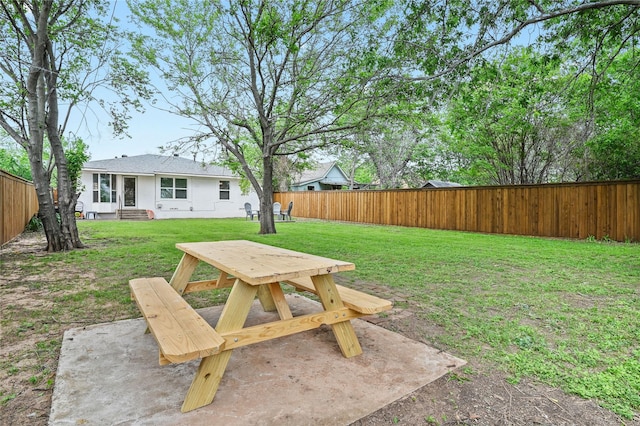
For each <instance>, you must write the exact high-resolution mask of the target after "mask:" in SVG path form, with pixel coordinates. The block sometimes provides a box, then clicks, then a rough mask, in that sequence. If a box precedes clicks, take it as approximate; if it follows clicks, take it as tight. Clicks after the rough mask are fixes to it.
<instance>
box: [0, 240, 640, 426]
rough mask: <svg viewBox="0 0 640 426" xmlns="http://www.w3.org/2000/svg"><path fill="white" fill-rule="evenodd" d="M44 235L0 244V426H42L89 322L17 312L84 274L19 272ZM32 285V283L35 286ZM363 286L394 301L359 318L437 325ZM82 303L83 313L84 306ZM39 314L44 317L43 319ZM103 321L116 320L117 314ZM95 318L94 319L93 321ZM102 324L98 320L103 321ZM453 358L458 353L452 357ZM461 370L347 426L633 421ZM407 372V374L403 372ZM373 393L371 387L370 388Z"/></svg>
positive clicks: (532, 386) (39, 304) (388, 292)
mask: <svg viewBox="0 0 640 426" xmlns="http://www.w3.org/2000/svg"><path fill="white" fill-rule="evenodd" d="M44 246H45V243H44V240H43V238H42V236H41V235H38V234H25V235H24V236H22V237H20V238H18V239H17V240H15V241H13V242H11V243H10V244H8V245H5V246H4V247H2V251H1V252H0V264H1V265H2V276H0V318H1V320H2V334H1V335H0V343H1V345H0V347H1V348H2V349H1V351H0V359H2V361H0V367H1V368H0V424H2V425H5V424H6V425H18V426H21V425H46V424H47V423H48V418H49V411H50V407H51V394H52V385H53V380H54V379H55V371H56V368H57V362H58V359H57V358H58V355H59V350H60V341H61V338H62V333H63V332H64V330H66V329H68V328H73V327H78V326H82V325H85V324H86V321H89V320H92V319H93V318H91V316H90V315H89V316H87V317H85V318H82V319H74V318H54V317H52V318H50V319H48V320H43V321H38V322H37V323H36V322H30V321H29V320H28V315H26V316H22V317H19V316H18V314H16V313H17V312H22V313H23V315H24V313H25V312H26V313H27V314H28V312H29V311H30V310H31V311H42V310H46V309H50V308H51V306H52V296H51V293H48V292H47V290H46V289H47V285H46V283H47V282H59V281H60V280H61V279H65V278H66V277H73V279H76V280H77V279H78V277H86V275H83V274H86V271H82V270H80V269H81V266H79V267H78V270H75V271H74V270H69V268H58V269H55V268H54V269H53V271H52V270H49V271H47V272H46V273H33V272H30V273H27V272H25V271H22V269H21V265H22V261H23V260H24V259H25V258H27V257H29V256H44V255H46V254H45V253H43V252H42V249H43V247H44ZM34 284H38V285H34ZM359 287H362V288H363V289H364V290H365V291H367V292H370V293H372V294H376V295H378V296H380V297H384V298H390V299H392V300H394V302H395V304H396V308H394V310H392V311H391V312H390V313H388V314H385V315H380V316H372V317H368V318H366V320H368V321H369V322H372V323H374V324H377V325H379V326H381V327H384V328H387V329H389V330H392V331H395V332H397V333H400V334H403V335H405V336H407V337H409V338H411V339H414V340H417V341H423V342H424V343H426V344H429V345H431V346H433V343H432V342H428V341H425V337H424V336H431V337H433V336H437V335H439V334H441V333H443V330H442V329H441V328H439V327H437V326H435V325H434V324H432V323H430V322H429V321H427V320H425V319H422V318H421V315H420V310H421V307H420V306H419V305H417V304H414V303H412V302H411V300H410V297H408V296H407V295H403V294H402V293H398V292H394V291H393V290H392V289H389V288H387V287H384V286H379V285H366V284H361V285H359ZM91 310H92V309H91V307H87V311H91ZM14 316H15V317H14ZM45 318H46V316H45ZM110 319H120V318H117V315H116V317H114V318H110ZM95 322H100V321H98V320H97V319H96V321H95ZM102 322H104V321H102ZM454 355H458V354H454ZM467 361H468V364H467V366H466V367H464V368H463V370H462V371H456V372H455V373H453V374H450V375H448V376H445V377H442V378H440V379H439V380H437V381H435V382H433V383H431V384H429V385H427V386H424V387H422V388H421V389H418V390H417V391H415V392H413V393H412V394H410V395H407V396H406V397H404V398H402V399H401V400H399V401H396V402H394V403H392V404H390V405H388V406H386V407H384V408H382V409H380V410H378V411H376V412H375V413H372V414H371V415H369V416H367V417H365V418H363V419H361V420H359V421H357V422H356V423H354V426H365V425H366V426H369V425H374V426H375V425H393V424H400V425H420V424H422V425H557V426H562V425H629V426H632V425H635V426H640V419H638V418H637V417H636V418H635V419H633V420H623V419H621V418H619V417H618V416H617V415H615V414H613V413H612V412H610V411H608V410H606V409H604V408H602V407H600V406H598V404H597V403H596V402H594V401H590V400H584V399H581V398H578V397H575V396H572V395H567V394H565V393H563V392H562V391H560V390H558V389H555V388H552V387H549V386H545V385H541V384H539V383H535V382H532V381H526V380H524V381H521V382H520V383H519V384H517V385H512V384H510V383H508V382H507V380H506V377H507V375H506V374H505V373H503V372H501V371H500V370H498V369H496V368H495V366H493V365H491V364H489V363H487V362H485V361H482V360H478V359H467ZM408 374H410V372H408ZM372 391H375V390H372Z"/></svg>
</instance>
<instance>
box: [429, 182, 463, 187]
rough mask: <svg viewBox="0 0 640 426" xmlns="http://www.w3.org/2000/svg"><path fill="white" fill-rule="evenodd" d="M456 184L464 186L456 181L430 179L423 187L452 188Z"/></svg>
mask: <svg viewBox="0 0 640 426" xmlns="http://www.w3.org/2000/svg"><path fill="white" fill-rule="evenodd" d="M456 186H462V185H460V184H459V183H455V182H444V181H441V180H429V181H427V183H425V184H424V185H422V187H423V188H452V187H456Z"/></svg>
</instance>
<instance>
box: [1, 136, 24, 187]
mask: <svg viewBox="0 0 640 426" xmlns="http://www.w3.org/2000/svg"><path fill="white" fill-rule="evenodd" d="M0 170H4V171H5V172H9V173H11V174H13V175H15V176H19V177H21V178H23V179H27V180H31V165H30V164H29V158H28V157H27V153H26V152H25V151H24V150H21V149H18V146H17V145H16V144H15V143H13V142H8V143H0Z"/></svg>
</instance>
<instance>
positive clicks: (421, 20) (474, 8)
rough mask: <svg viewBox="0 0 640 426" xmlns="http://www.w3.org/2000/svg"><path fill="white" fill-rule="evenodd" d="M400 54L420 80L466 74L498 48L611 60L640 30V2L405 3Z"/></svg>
mask: <svg viewBox="0 0 640 426" xmlns="http://www.w3.org/2000/svg"><path fill="white" fill-rule="evenodd" d="M405 3H406V5H407V9H406V10H407V13H406V15H405V20H404V23H403V25H402V26H401V27H400V31H399V32H398V38H397V40H396V53H397V54H399V55H400V56H401V57H404V58H405V59H406V60H407V62H408V63H412V64H416V65H418V66H419V68H420V69H421V70H422V72H423V74H422V75H416V76H415V78H417V79H434V78H439V77H442V76H445V75H449V74H451V73H453V72H460V71H464V70H465V67H466V66H467V65H469V64H473V62H474V61H475V60H480V61H482V60H484V59H486V57H487V55H493V56H495V55H496V50H495V49H496V48H498V47H508V46H509V45H510V44H512V43H515V42H516V41H517V42H518V43H519V44H533V43H535V42H536V41H539V42H545V43H547V44H549V45H551V46H554V47H555V48H557V49H559V50H560V51H562V52H563V53H565V54H567V53H570V52H574V53H575V54H576V55H575V58H576V59H579V60H581V61H583V63H584V65H585V66H588V65H589V64H593V63H595V62H596V58H598V56H599V55H601V54H605V57H606V58H607V59H608V60H610V59H611V58H612V57H615V56H616V55H617V54H619V53H620V52H623V51H624V50H625V49H626V48H628V47H629V46H630V45H631V44H632V43H634V42H635V41H634V36H635V35H636V34H637V33H638V31H639V30H640V25H639V23H638V17H639V14H640V0H601V1H598V0H593V1H583V0H560V1H557V0H476V1H473V2H468V1H465V0H450V1H446V2H442V1H439V0H406V1H405Z"/></svg>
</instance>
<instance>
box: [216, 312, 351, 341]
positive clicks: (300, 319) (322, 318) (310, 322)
mask: <svg viewBox="0 0 640 426" xmlns="http://www.w3.org/2000/svg"><path fill="white" fill-rule="evenodd" d="M361 316H362V314H361V313H360V312H356V311H354V310H353V309H349V308H342V309H336V310H334V311H323V312H318V313H314V314H307V315H300V316H297V317H292V318H289V319H287V320H282V321H276V322H272V323H269V324H260V325H255V326H252V327H246V328H243V329H242V330H237V331H230V332H227V333H221V336H222V337H223V338H224V339H225V340H226V341H227V343H226V344H225V349H236V348H239V347H242V346H247V345H252V344H254V343H259V342H263V341H266V340H271V339H276V338H279V337H285V336H289V335H292V334H295V333H300V332H303V331H308V330H313V329H316V328H318V327H320V326H322V325H331V324H336V323H338V322H343V321H348V320H352V319H356V318H358V317H361Z"/></svg>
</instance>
